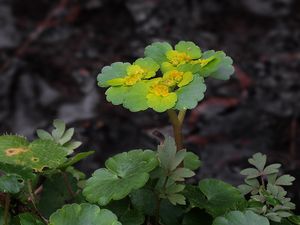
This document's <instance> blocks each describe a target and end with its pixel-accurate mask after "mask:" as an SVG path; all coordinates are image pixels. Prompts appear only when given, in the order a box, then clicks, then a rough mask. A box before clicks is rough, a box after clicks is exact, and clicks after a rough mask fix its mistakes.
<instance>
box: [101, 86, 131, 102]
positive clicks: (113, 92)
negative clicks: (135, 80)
mask: <svg viewBox="0 0 300 225" xmlns="http://www.w3.org/2000/svg"><path fill="white" fill-rule="evenodd" d="M128 90H129V87H124V86H120V87H110V88H108V89H107V90H106V92H105V94H106V100H107V101H109V102H111V103H112V104H114V105H121V104H123V102H124V99H125V97H126V95H127V93H128Z"/></svg>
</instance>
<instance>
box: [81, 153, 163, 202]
mask: <svg viewBox="0 0 300 225" xmlns="http://www.w3.org/2000/svg"><path fill="white" fill-rule="evenodd" d="M157 165H158V160H157V157H156V154H155V153H154V152H153V151H150V150H144V151H143V150H132V151H129V152H124V153H120V154H117V155H115V156H114V157H112V158H109V159H108V160H107V161H106V162H105V167H106V168H101V169H98V170H96V171H95V172H94V174H93V175H92V177H91V178H90V179H88V181H87V183H86V187H85V188H84V190H83V195H84V196H85V197H86V199H87V200H88V201H89V202H91V203H98V204H99V205H107V204H108V203H109V202H110V201H111V200H120V199H123V198H125V197H126V196H127V195H128V194H129V193H130V192H131V191H133V190H136V189H139V188H141V187H143V186H144V185H145V184H146V183H147V181H148V179H149V172H151V171H152V170H154V169H155V168H156V167H157Z"/></svg>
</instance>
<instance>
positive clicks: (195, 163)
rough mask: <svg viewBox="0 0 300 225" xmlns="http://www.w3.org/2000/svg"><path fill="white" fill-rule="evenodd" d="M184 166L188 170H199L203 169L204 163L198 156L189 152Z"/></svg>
mask: <svg viewBox="0 0 300 225" xmlns="http://www.w3.org/2000/svg"><path fill="white" fill-rule="evenodd" d="M183 165H184V167H185V168H188V169H190V170H197V169H198V168H199V167H201V165H202V162H201V160H200V159H199V157H198V155H196V154H195V153H193V152H187V153H186V154H185V158H184V161H183Z"/></svg>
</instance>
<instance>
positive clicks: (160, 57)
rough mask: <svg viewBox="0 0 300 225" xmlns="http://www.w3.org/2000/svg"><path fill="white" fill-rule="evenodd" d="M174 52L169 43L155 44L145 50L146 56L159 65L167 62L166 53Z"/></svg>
mask: <svg viewBox="0 0 300 225" xmlns="http://www.w3.org/2000/svg"><path fill="white" fill-rule="evenodd" d="M170 50H172V46H171V45H170V44H169V43H167V42H155V43H153V44H151V45H149V46H147V47H146V48H145V56H147V57H150V58H152V59H154V61H156V62H157V63H158V64H161V63H162V62H164V61H167V57H166V52H167V51H170Z"/></svg>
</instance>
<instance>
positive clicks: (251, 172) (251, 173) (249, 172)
mask: <svg viewBox="0 0 300 225" xmlns="http://www.w3.org/2000/svg"><path fill="white" fill-rule="evenodd" d="M240 174H241V175H244V176H247V179H252V178H256V177H259V176H260V175H261V173H260V172H259V171H258V170H257V169H254V168H247V169H244V170H242V171H241V172H240Z"/></svg>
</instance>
